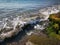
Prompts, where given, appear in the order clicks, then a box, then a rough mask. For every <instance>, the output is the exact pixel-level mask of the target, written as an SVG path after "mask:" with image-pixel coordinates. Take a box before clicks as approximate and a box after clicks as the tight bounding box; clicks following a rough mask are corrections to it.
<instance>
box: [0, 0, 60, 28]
mask: <svg viewBox="0 0 60 45" xmlns="http://www.w3.org/2000/svg"><path fill="white" fill-rule="evenodd" d="M59 3H60V0H0V28H2V27H5V26H6V25H9V24H11V23H12V21H14V19H15V18H16V20H17V18H18V17H17V15H19V16H20V15H23V14H24V13H22V12H25V11H26V10H33V9H37V8H40V7H46V6H50V5H54V4H59ZM25 15H26V14H25ZM27 15H29V13H28V14H27ZM7 20H8V22H7ZM16 20H15V22H16ZM17 21H18V20H17ZM13 23H14V22H13ZM16 23H17V22H16ZM9 26H10V25H9Z"/></svg>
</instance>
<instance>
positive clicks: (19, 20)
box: [0, 5, 60, 45]
mask: <svg viewBox="0 0 60 45" xmlns="http://www.w3.org/2000/svg"><path fill="white" fill-rule="evenodd" d="M57 6H58V7H57ZM59 11H60V5H54V6H52V7H47V8H44V9H40V10H39V12H38V14H36V15H32V16H29V17H23V16H17V17H16V18H14V19H13V20H8V19H7V18H6V19H5V20H4V21H5V22H4V25H3V26H2V28H0V42H3V41H4V40H5V39H6V38H8V40H9V38H11V37H12V40H13V37H18V40H19V38H20V36H16V35H23V34H22V31H25V30H24V29H27V28H29V29H30V28H31V27H32V29H37V28H36V27H38V29H41V28H42V27H43V28H46V27H45V26H47V25H48V24H47V23H49V21H48V17H49V15H50V14H53V13H57V12H59ZM45 22H47V23H45ZM41 23H42V25H41ZM37 24H38V25H39V26H37ZM10 25H11V26H10ZM41 26H42V27H41ZM20 33H21V34H20ZM26 37H28V36H26ZM26 37H24V38H23V39H24V40H25V38H26ZM27 39H28V38H27ZM27 39H26V40H27ZM20 42H21V41H20ZM22 42H24V41H22ZM14 43H15V42H14ZM18 44H19V43H18ZM7 45H9V44H7ZM14 45H15V44H14ZM20 45H23V44H20Z"/></svg>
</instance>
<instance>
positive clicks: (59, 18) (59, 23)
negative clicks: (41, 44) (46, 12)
mask: <svg viewBox="0 0 60 45" xmlns="http://www.w3.org/2000/svg"><path fill="white" fill-rule="evenodd" d="M49 20H50V23H49V26H48V27H47V28H46V33H47V34H48V35H49V36H52V37H54V38H57V39H59V40H60V12H59V13H57V14H51V15H50V16H49Z"/></svg>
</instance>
